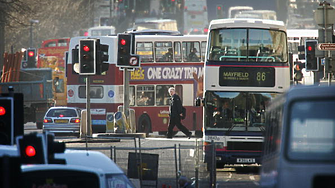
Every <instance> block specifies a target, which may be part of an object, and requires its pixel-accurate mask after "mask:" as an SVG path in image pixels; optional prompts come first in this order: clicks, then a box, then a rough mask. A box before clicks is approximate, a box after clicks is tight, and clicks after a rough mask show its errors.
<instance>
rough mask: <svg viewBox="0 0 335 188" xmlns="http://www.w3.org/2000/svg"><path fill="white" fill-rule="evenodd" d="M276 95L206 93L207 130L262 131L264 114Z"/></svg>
mask: <svg viewBox="0 0 335 188" xmlns="http://www.w3.org/2000/svg"><path fill="white" fill-rule="evenodd" d="M277 95H278V94H276V93H256V92H212V91H208V92H206V97H205V99H206V100H205V106H206V107H207V109H208V111H207V114H206V116H207V118H206V120H207V121H206V122H205V128H206V129H207V130H233V131H264V121H265V119H264V113H265V110H266V108H267V106H268V104H269V102H270V101H271V100H272V99H273V98H274V97H276V96H277Z"/></svg>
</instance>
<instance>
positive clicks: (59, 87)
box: [54, 77, 64, 93]
mask: <svg viewBox="0 0 335 188" xmlns="http://www.w3.org/2000/svg"><path fill="white" fill-rule="evenodd" d="M54 86H55V92H56V93H63V92H64V80H63V79H59V77H55V78H54Z"/></svg>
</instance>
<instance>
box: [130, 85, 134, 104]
mask: <svg viewBox="0 0 335 188" xmlns="http://www.w3.org/2000/svg"><path fill="white" fill-rule="evenodd" d="M129 105H130V106H134V105H135V86H130V87H129Z"/></svg>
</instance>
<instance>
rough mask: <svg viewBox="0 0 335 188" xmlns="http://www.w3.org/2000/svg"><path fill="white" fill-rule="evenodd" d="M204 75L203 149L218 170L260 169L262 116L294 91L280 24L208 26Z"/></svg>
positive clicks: (241, 22) (223, 23)
mask: <svg viewBox="0 0 335 188" xmlns="http://www.w3.org/2000/svg"><path fill="white" fill-rule="evenodd" d="M207 46H208V47H207V51H206V57H207V58H206V61H205V69H204V113H203V115H204V117H203V121H204V123H203V124H204V128H203V130H204V137H203V138H204V142H205V143H204V145H205V146H208V145H209V144H210V143H211V142H212V141H214V142H215V148H216V160H217V165H218V166H224V165H225V164H260V162H261V153H262V145H263V140H264V139H263V136H264V130H265V126H264V113H265V112H266V110H267V106H268V104H269V102H270V101H271V100H272V99H273V98H275V97H276V96H278V95H280V94H282V93H283V92H285V91H286V90H287V89H288V88H289V87H290V70H289V64H288V50H287V37H286V28H285V26H284V23H283V22H281V21H272V20H261V19H221V20H213V21H212V22H211V24H210V31H209V35H208V45H207Z"/></svg>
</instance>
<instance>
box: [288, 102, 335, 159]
mask: <svg viewBox="0 0 335 188" xmlns="http://www.w3.org/2000/svg"><path fill="white" fill-rule="evenodd" d="M334 111H335V102H334V101H300V102H295V103H294V104H293V105H292V107H291V111H290V112H291V117H290V124H289V125H290V134H289V137H290V139H289V142H288V143H289V149H288V156H289V157H290V158H291V159H299V160H334V159H335V116H334Z"/></svg>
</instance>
